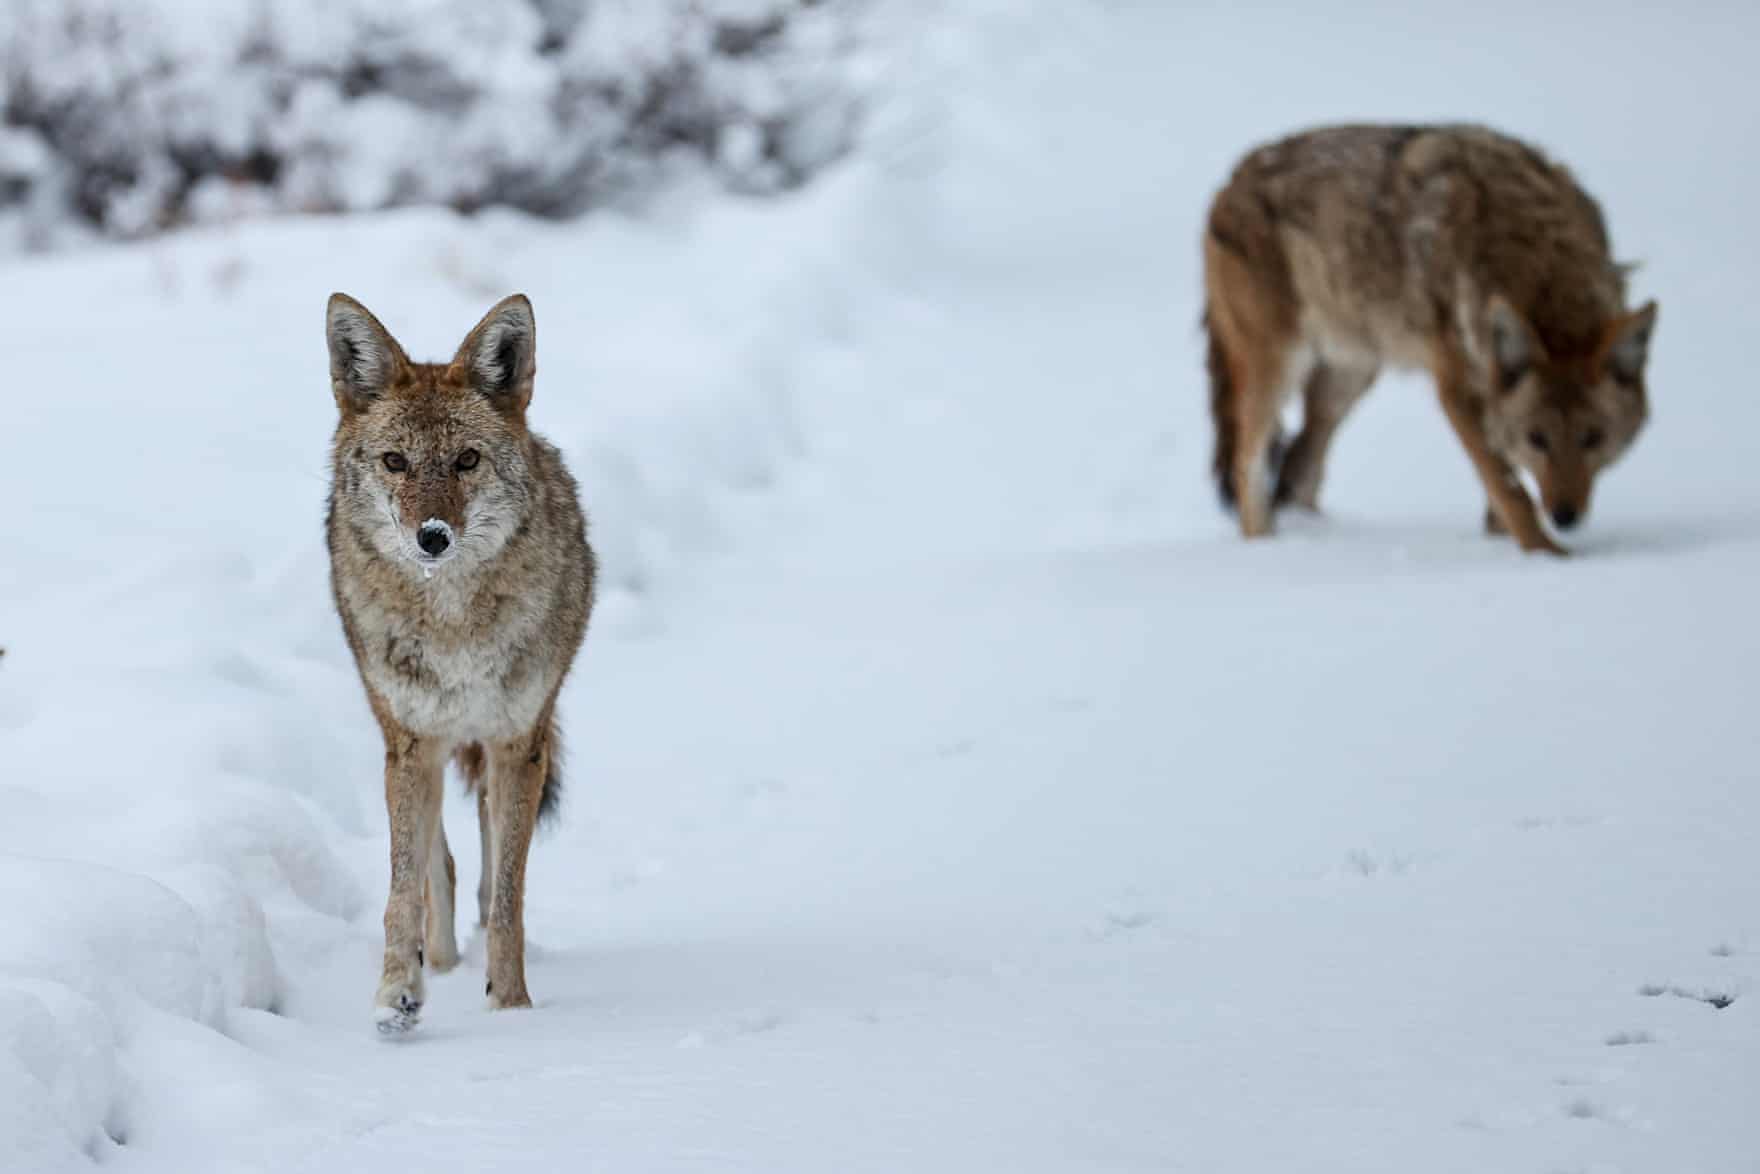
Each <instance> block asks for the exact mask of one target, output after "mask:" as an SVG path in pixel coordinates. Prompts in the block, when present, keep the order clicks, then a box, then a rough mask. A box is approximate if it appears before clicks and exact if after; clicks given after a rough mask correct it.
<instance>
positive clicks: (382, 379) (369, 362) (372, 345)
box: [324, 293, 409, 412]
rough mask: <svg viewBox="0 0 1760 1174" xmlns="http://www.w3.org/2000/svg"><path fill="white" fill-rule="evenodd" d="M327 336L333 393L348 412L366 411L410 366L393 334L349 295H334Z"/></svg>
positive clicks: (342, 407) (326, 315) (327, 313)
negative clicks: (399, 373)
mask: <svg viewBox="0 0 1760 1174" xmlns="http://www.w3.org/2000/svg"><path fill="white" fill-rule="evenodd" d="M324 333H325V336H326V337H327V339H328V340H329V343H330V390H331V392H332V394H334V395H335V396H336V406H337V407H339V408H341V409H342V410H343V411H345V412H362V411H365V410H366V409H367V407H368V406H369V405H370V404H372V402H373V401H374V400H376V399H378V398H379V397H380V396H382V395H384V394H385V389H386V388H388V387H390V386H391V384H392V382H393V381H394V380H395V379H396V377H397V374H398V372H399V371H401V370H402V369H403V368H404V367H405V366H407V365H408V364H409V357H408V356H407V355H405V354H404V353H403V348H402V347H400V346H398V345H397V340H396V339H395V338H392V337H391V332H390V331H388V330H386V329H385V327H384V326H382V325H381V324H380V322H379V320H378V319H377V318H375V317H373V314H372V311H370V310H368V309H367V308H366V307H365V306H363V305H361V304H360V303H359V302H357V301H355V300H354V299H353V298H351V297H349V296H348V295H347V294H340V293H338V294H331V295H330V306H329V309H328V310H327V311H326V313H325V315H324Z"/></svg>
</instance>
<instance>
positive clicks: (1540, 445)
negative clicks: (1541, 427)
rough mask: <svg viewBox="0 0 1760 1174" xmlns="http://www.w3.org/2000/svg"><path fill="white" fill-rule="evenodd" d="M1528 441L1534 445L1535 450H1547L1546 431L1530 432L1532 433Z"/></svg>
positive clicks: (1529, 434)
mask: <svg viewBox="0 0 1760 1174" xmlns="http://www.w3.org/2000/svg"><path fill="white" fill-rule="evenodd" d="M1528 443H1529V444H1531V445H1533V446H1534V451H1535V452H1545V451H1546V433H1544V432H1530V433H1528Z"/></svg>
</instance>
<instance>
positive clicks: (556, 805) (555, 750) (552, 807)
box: [538, 718, 562, 823]
mask: <svg viewBox="0 0 1760 1174" xmlns="http://www.w3.org/2000/svg"><path fill="white" fill-rule="evenodd" d="M561 809H562V729H561V727H559V726H558V725H557V724H556V719H555V718H551V719H550V757H549V759H548V760H547V761H546V764H545V770H544V793H543V794H542V795H540V796H539V797H538V822H539V823H546V822H548V821H549V820H552V819H554V818H556V813H557V812H558V811H560V810H561Z"/></svg>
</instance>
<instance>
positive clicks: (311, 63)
mask: <svg viewBox="0 0 1760 1174" xmlns="http://www.w3.org/2000/svg"><path fill="white" fill-rule="evenodd" d="M853 8H854V0H7V3H6V4H5V6H4V10H3V11H0V78H3V84H0V220H3V221H4V222H5V228H6V233H5V236H6V237H7V238H8V240H9V243H12V244H15V245H18V244H22V245H24V246H26V247H32V246H35V247H41V246H44V245H48V244H52V243H55V242H56V241H58V240H61V239H64V238H65V237H66V236H68V235H69V234H71V233H77V232H81V231H84V232H91V233H101V234H104V235H110V236H138V235H142V234H145V233H149V232H152V231H154V230H157V229H160V228H164V227H167V226H170V225H174V224H180V223H188V222H192V221H193V222H200V221H211V220H216V219H225V218H231V217H236V216H240V215H249V214H256V213H263V212H289V211H355V210H364V209H373V208H384V207H390V206H393V205H399V204H414V203H425V204H446V205H451V206H453V207H457V208H460V209H465V210H470V209H475V208H480V207H485V206H489V205H505V206H510V207H514V208H519V209H522V210H525V211H528V212H532V213H536V214H538V215H543V216H570V215H574V214H577V213H579V212H581V211H583V210H585V209H586V208H588V207H590V206H592V205H594V204H596V203H600V202H603V201H605V200H608V199H612V198H615V197H618V196H620V195H623V194H626V193H629V192H632V191H638V190H640V189H641V188H643V187H645V186H647V185H649V184H651V183H652V182H654V180H655V179H656V178H657V177H659V176H661V175H663V174H664V173H666V172H667V171H668V170H670V169H673V168H675V167H677V166H679V165H680V164H681V163H688V162H691V161H695V162H697V163H699V164H702V165H705V166H706V167H707V168H708V169H709V170H710V171H711V172H712V173H713V174H715V175H717V176H718V177H720V178H721V179H722V180H723V181H724V182H725V183H727V184H728V185H729V186H731V187H733V188H735V189H737V190H741V191H747V192H760V193H761V192H771V191H776V190H779V189H784V188H788V187H792V186H795V185H797V184H799V183H801V182H802V181H804V180H805V179H807V178H808V177H809V176H811V175H812V174H813V173H814V172H815V171H817V170H818V169H819V168H821V167H823V166H825V165H826V164H827V163H829V162H831V161H832V160H834V159H836V158H837V157H838V156H839V155H840V154H841V153H842V152H843V151H844V150H845V149H846V148H847V146H848V145H849V143H850V140H851V136H852V133H853V127H854V122H855V112H856V95H855V87H854V86H853V85H852V84H851V83H850V80H849V78H850V71H849V69H848V65H849V62H850V59H851V49H852V41H853V25H854V21H853Z"/></svg>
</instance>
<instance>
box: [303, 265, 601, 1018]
mask: <svg viewBox="0 0 1760 1174" xmlns="http://www.w3.org/2000/svg"><path fill="white" fill-rule="evenodd" d="M326 336H327V339H328V343H329V350H330V384H331V391H332V393H333V394H334V395H335V397H336V405H337V409H338V411H339V413H340V419H339V420H338V423H337V427H336V436H335V441H334V444H333V446H332V451H331V467H332V478H331V489H330V511H329V518H328V523H327V529H328V534H329V545H330V565H331V586H332V589H333V591H334V594H335V598H336V608H337V611H338V613H339V614H340V615H341V617H342V626H343V631H344V632H345V634H346V635H347V637H348V643H349V647H350V649H351V650H352V651H353V653H354V658H355V665H356V667H357V668H358V669H359V670H360V675H361V681H362V683H363V684H364V685H365V686H366V691H367V701H368V704H369V705H371V707H372V710H373V716H374V717H375V718H377V719H378V722H379V728H380V730H381V732H382V733H383V734H384V736H385V802H386V807H387V810H388V812H389V814H390V823H391V888H390V896H389V898H388V900H387V902H386V906H385V960H384V968H383V971H382V974H381V978H380V982H379V993H378V997H377V1008H378V1017H379V1024H380V1027H381V1029H382V1030H387V1031H398V1030H404V1029H407V1028H409V1027H411V1026H413V1025H414V1024H415V1022H416V1019H417V1017H418V1015H419V1014H420V1012H421V1007H422V999H423V983H422V968H423V966H424V964H425V965H427V966H431V967H433V968H434V969H436V970H445V969H449V968H451V967H452V966H454V965H456V964H457V962H458V945H457V940H456V938H455V936H454V928H453V897H454V887H455V871H454V867H453V862H452V854H451V852H450V851H449V850H448V848H447V844H446V832H445V830H444V829H443V828H442V827H441V824H440V799H441V776H442V774H443V771H444V769H445V765H446V762H447V760H448V759H449V758H451V759H456V761H457V762H458V764H459V767H460V769H461V771H462V772H463V774H464V776H465V779H466V781H467V783H468V784H469V785H470V786H471V787H472V789H473V790H475V792H476V795H477V819H478V824H479V827H480V830H481V834H482V848H483V876H482V880H481V883H480V884H479V885H478V887H477V911H478V916H479V918H480V919H481V922H482V924H483V925H484V926H485V927H486V928H487V931H488V954H489V982H488V988H487V989H488V993H489V998H490V1002H491V1004H492V1005H493V1006H497V1007H516V1006H525V1005H528V1004H529V1003H530V1001H531V1000H530V998H529V996H528V995H527V992H526V977H525V930H524V924H523V923H524V913H523V909H524V901H525V870H526V855H527V851H528V849H529V847H530V844H531V838H532V830H533V827H534V826H535V824H536V822H537V818H538V816H539V815H540V814H541V813H542V812H544V811H547V810H549V809H550V808H552V807H553V806H554V805H555V802H556V798H557V795H558V792H559V789H560V787H561V783H560V775H559V763H560V754H561V747H560V743H559V738H560V735H559V731H558V729H557V723H556V716H555V707H556V696H557V693H558V691H559V690H560V689H561V687H562V681H563V677H564V676H565V675H566V674H567V672H568V669H569V665H570V664H571V663H572V661H573V660H574V655H575V651H576V650H577V649H578V648H579V647H580V643H581V639H582V636H583V635H584V634H585V632H586V626H587V617H588V614H589V613H590V611H591V610H592V602H593V580H594V561H593V552H592V550H591V548H589V547H588V545H587V541H586V532H585V522H584V520H583V518H582V515H581V510H580V505H579V502H578V500H577V497H576V490H575V483H574V480H573V479H572V478H571V477H570V476H569V475H568V471H567V470H566V469H565V468H564V467H563V464H562V458H561V456H560V454H558V453H557V451H556V450H555V449H554V448H552V447H551V446H550V445H549V444H547V443H545V442H544V440H542V439H541V438H540V437H538V436H537V435H535V434H534V433H532V432H530V431H529V430H528V429H527V427H526V407H527V405H528V404H529V403H530V401H531V397H532V385H533V378H534V375H535V372H536V364H535V353H536V351H535V344H536V328H535V325H534V323H533V319H532V308H531V305H530V304H529V303H528V302H527V301H526V299H525V298H523V297H519V296H515V297H511V298H508V299H506V300H505V301H503V302H501V303H500V304H499V305H497V306H496V307H495V308H494V309H492V310H490V311H489V313H488V315H487V316H486V317H484V319H483V320H482V321H481V322H480V323H478V324H477V327H476V329H474V330H473V331H471V333H470V335H469V336H467V337H466V339H465V341H464V343H463V345H461V346H460V347H459V349H458V353H457V355H455V356H454V357H453V359H452V361H451V362H449V363H412V362H411V361H410V360H409V357H408V356H407V355H406V354H404V351H403V348H402V347H400V346H399V345H398V344H397V341H396V340H395V339H393V338H392V337H391V335H390V333H389V332H388V331H387V330H386V329H385V328H384V327H383V326H382V325H380V323H379V320H378V319H377V318H375V317H373V315H372V314H371V313H369V312H368V311H367V309H366V307H364V306H362V305H361V304H360V303H359V302H356V301H354V300H353V299H352V298H348V297H344V296H343V295H341V294H337V295H335V296H334V297H332V298H331V299H330V307H329V312H328V315H327V320H326Z"/></svg>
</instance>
